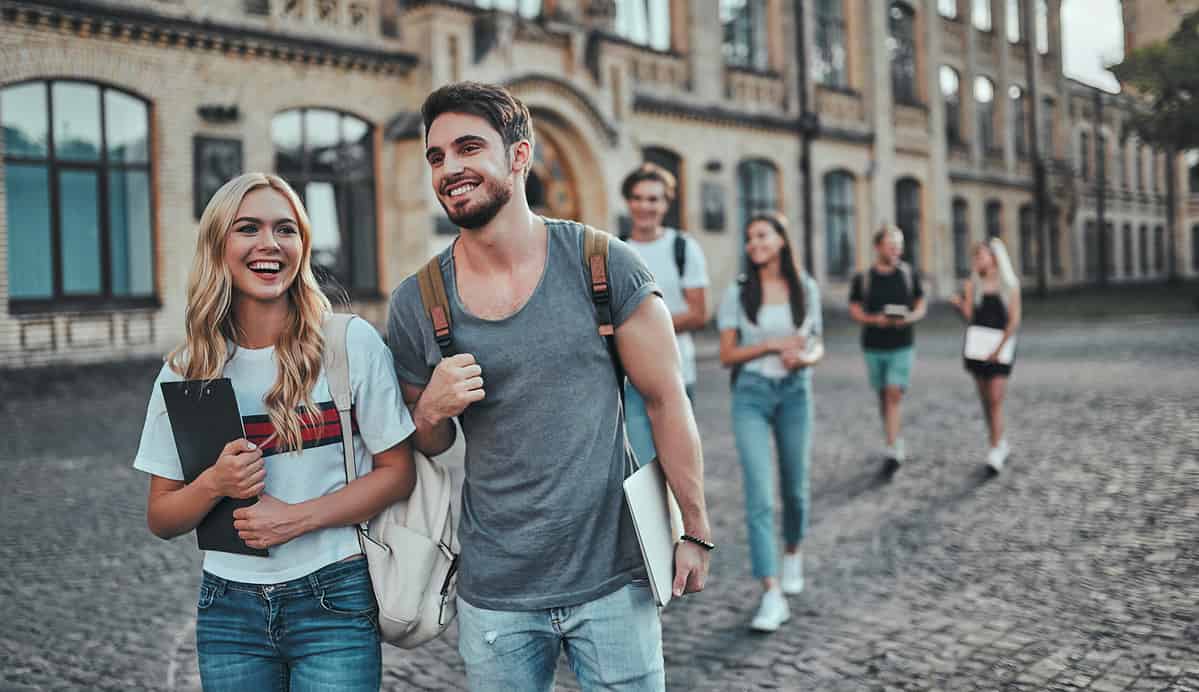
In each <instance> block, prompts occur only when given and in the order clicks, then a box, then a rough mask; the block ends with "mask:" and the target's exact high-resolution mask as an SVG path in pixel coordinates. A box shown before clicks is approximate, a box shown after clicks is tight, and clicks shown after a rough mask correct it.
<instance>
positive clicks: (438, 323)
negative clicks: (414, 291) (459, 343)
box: [416, 255, 454, 358]
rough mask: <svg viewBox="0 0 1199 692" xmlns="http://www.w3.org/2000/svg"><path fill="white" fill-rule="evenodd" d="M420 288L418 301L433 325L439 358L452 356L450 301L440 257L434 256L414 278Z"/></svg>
mask: <svg viewBox="0 0 1199 692" xmlns="http://www.w3.org/2000/svg"><path fill="white" fill-rule="evenodd" d="M416 278H417V284H418V285H419V286H420V301H421V303H422V304H423V305H424V306H425V312H426V313H427V314H428V315H429V320H430V321H431V322H432V323H433V338H434V339H435V340H436V341H437V348H439V349H441V356H442V357H443V358H448V357H450V356H452V355H454V325H453V323H452V322H451V321H450V299H449V296H448V294H447V293H446V290H445V277H444V276H442V273H441V257H440V255H435V256H434V257H433V258H432V259H430V260H429V261H428V262H426V263H425V266H423V267H421V270H420V272H419V273H418V274H417V276H416Z"/></svg>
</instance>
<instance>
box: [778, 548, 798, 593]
mask: <svg viewBox="0 0 1199 692" xmlns="http://www.w3.org/2000/svg"><path fill="white" fill-rule="evenodd" d="M781 581H782V585H783V593H785V594H787V595H788V596H794V595H795V594H797V593H803V554H802V553H796V554H794V555H789V554H784V555H783V578H782V580H781Z"/></svg>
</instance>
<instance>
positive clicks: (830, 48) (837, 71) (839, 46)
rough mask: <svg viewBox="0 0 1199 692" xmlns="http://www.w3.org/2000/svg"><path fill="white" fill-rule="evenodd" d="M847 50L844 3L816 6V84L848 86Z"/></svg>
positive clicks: (835, 0)
mask: <svg viewBox="0 0 1199 692" xmlns="http://www.w3.org/2000/svg"><path fill="white" fill-rule="evenodd" d="M846 55H847V51H846V49H845V6H844V0H818V2H817V3H816V55H815V64H814V66H813V68H814V69H815V74H816V81H817V82H819V83H821V84H824V85H825V86H831V87H838V88H842V89H843V88H845V87H848V86H849V71H848V69H847V67H848V66H847V63H846Z"/></svg>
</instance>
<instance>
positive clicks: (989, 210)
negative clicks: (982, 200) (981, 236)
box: [985, 199, 1003, 240]
mask: <svg viewBox="0 0 1199 692" xmlns="http://www.w3.org/2000/svg"><path fill="white" fill-rule="evenodd" d="M985 216H986V218H987V239H988V240H990V239H991V238H1002V237H1003V204H1002V203H1001V202H1000V201H999V200H997V199H993V200H991V201H990V202H987V206H986V210H985Z"/></svg>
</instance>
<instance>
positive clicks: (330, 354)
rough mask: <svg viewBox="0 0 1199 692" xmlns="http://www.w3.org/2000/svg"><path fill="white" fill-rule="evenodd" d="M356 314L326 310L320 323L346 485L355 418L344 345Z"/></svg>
mask: <svg viewBox="0 0 1199 692" xmlns="http://www.w3.org/2000/svg"><path fill="white" fill-rule="evenodd" d="M355 317H356V316H355V315H352V314H348V313H343V312H333V313H329V314H328V315H327V316H326V317H325V322H324V324H323V325H322V326H321V328H322V331H323V334H324V337H325V348H324V351H323V352H322V353H321V364H322V365H323V366H324V368H325V381H326V382H327V383H328V384H329V394H330V395H332V397H333V405H334V406H336V407H337V422H338V423H339V424H340V425H341V458H342V463H343V465H344V467H345V473H346V485H349V484H350V483H352V482H353V481H354V480H356V479H357V478H358V466H357V465H356V464H355V463H354V419H353V416H352V415H351V411H352V410H353V408H354V395H353V389H352V388H351V387H350V351H349V349H348V348H347V347H346V341H347V338H346V335H347V333H348V332H349V330H350V322H353V321H354V318H355ZM363 530H365V524H363V525H362V526H361V527H359V531H358V544H359V547H360V548H361V549H362V551H363V552H366V547H365V546H364V545H363V544H362V531H363Z"/></svg>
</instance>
